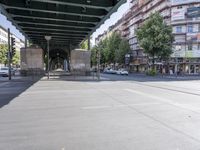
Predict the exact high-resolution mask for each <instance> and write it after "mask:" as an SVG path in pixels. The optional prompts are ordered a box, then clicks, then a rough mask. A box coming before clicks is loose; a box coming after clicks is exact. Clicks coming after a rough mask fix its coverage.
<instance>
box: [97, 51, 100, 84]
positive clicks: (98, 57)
mask: <svg viewBox="0 0 200 150" xmlns="http://www.w3.org/2000/svg"><path fill="white" fill-rule="evenodd" d="M100 59H101V56H100V49H98V50H97V78H98V81H99V80H100Z"/></svg>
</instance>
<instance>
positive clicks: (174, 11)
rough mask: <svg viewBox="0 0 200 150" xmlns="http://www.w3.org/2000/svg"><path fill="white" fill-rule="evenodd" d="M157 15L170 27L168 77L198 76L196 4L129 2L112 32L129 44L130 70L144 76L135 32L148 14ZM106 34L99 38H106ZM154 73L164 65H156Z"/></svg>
mask: <svg viewBox="0 0 200 150" xmlns="http://www.w3.org/2000/svg"><path fill="white" fill-rule="evenodd" d="M156 11H157V12H160V14H161V15H162V16H163V18H164V20H165V22H166V23H167V24H168V25H171V26H172V29H173V35H174V42H173V43H172V45H173V46H172V49H173V54H172V55H171V58H170V61H169V62H167V66H168V67H167V72H168V73H186V74H199V73H200V0H133V1H132V2H131V7H130V10H129V11H128V12H127V13H126V14H125V15H124V16H123V18H122V19H120V20H119V22H118V23H117V24H116V25H115V26H114V27H113V28H112V29H115V30H116V28H118V29H119V31H120V33H121V35H122V36H123V37H124V38H126V39H127V40H128V41H129V44H130V48H131V58H132V59H131V61H130V70H131V71H133V72H145V71H146V70H147V68H148V58H147V56H146V54H144V53H143V49H142V48H141V47H140V46H139V43H138V40H137V37H136V30H137V29H138V28H139V27H140V26H141V25H142V23H143V22H144V21H145V20H146V19H148V17H149V16H150V14H151V13H154V12H156ZM112 31H113V30H112ZM106 36H107V32H105V33H104V34H103V35H101V36H100V37H99V39H98V40H99V41H100V40H101V39H102V37H104V38H105V37H106ZM156 64H157V67H158V69H159V68H160V67H162V66H163V65H164V62H156Z"/></svg>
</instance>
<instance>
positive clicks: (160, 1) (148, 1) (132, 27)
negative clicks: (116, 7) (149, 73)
mask: <svg viewBox="0 0 200 150" xmlns="http://www.w3.org/2000/svg"><path fill="white" fill-rule="evenodd" d="M156 11H158V12H160V14H161V15H162V16H163V17H164V19H165V22H166V23H167V24H170V16H171V11H170V1H169V0H134V1H133V5H132V7H131V9H130V12H129V16H128V19H127V22H124V28H123V29H124V30H123V32H122V33H123V34H122V36H124V37H125V38H127V39H128V41H129V44H130V48H131V50H132V52H131V56H132V61H131V62H130V70H131V71H133V72H144V71H145V70H146V69H147V63H148V61H147V56H146V54H144V53H143V49H142V48H141V47H140V46H139V43H138V40H137V37H136V30H137V29H138V28H139V27H140V26H141V25H142V23H143V22H144V21H145V20H146V19H148V17H149V16H150V14H151V13H154V12H156ZM157 64H158V65H161V64H160V62H157Z"/></svg>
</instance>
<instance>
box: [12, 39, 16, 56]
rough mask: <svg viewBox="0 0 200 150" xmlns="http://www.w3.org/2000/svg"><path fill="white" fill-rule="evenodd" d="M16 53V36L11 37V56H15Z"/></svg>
mask: <svg viewBox="0 0 200 150" xmlns="http://www.w3.org/2000/svg"><path fill="white" fill-rule="evenodd" d="M15 53H16V49H15V38H13V37H11V56H12V57H13V56H14V55H15Z"/></svg>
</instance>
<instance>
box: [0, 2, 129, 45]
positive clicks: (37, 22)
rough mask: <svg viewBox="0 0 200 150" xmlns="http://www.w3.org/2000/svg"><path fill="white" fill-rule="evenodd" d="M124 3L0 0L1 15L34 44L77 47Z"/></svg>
mask: <svg viewBox="0 0 200 150" xmlns="http://www.w3.org/2000/svg"><path fill="white" fill-rule="evenodd" d="M125 1H126V0H0V6H1V12H2V13H3V14H4V15H6V16H7V17H8V19H9V20H10V21H11V22H12V23H13V24H14V25H15V26H16V27H17V28H18V29H19V30H20V31H21V32H22V33H23V34H24V35H25V36H26V37H27V38H28V39H30V40H31V41H32V42H33V44H37V45H39V46H41V47H43V48H44V47H45V45H46V40H45V39H44V36H46V35H48V36H52V40H51V43H50V44H51V45H50V46H54V47H68V48H69V47H70V45H71V46H77V45H79V44H80V42H81V41H82V40H83V39H85V38H86V37H87V36H89V35H91V34H92V33H93V32H94V31H95V30H96V28H98V27H99V26H100V25H101V24H102V23H103V22H104V21H105V20H106V19H107V18H108V17H109V16H110V15H111V14H112V13H113V12H114V11H116V10H117V9H118V7H119V6H120V5H121V4H123V3H124V2H125Z"/></svg>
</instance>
